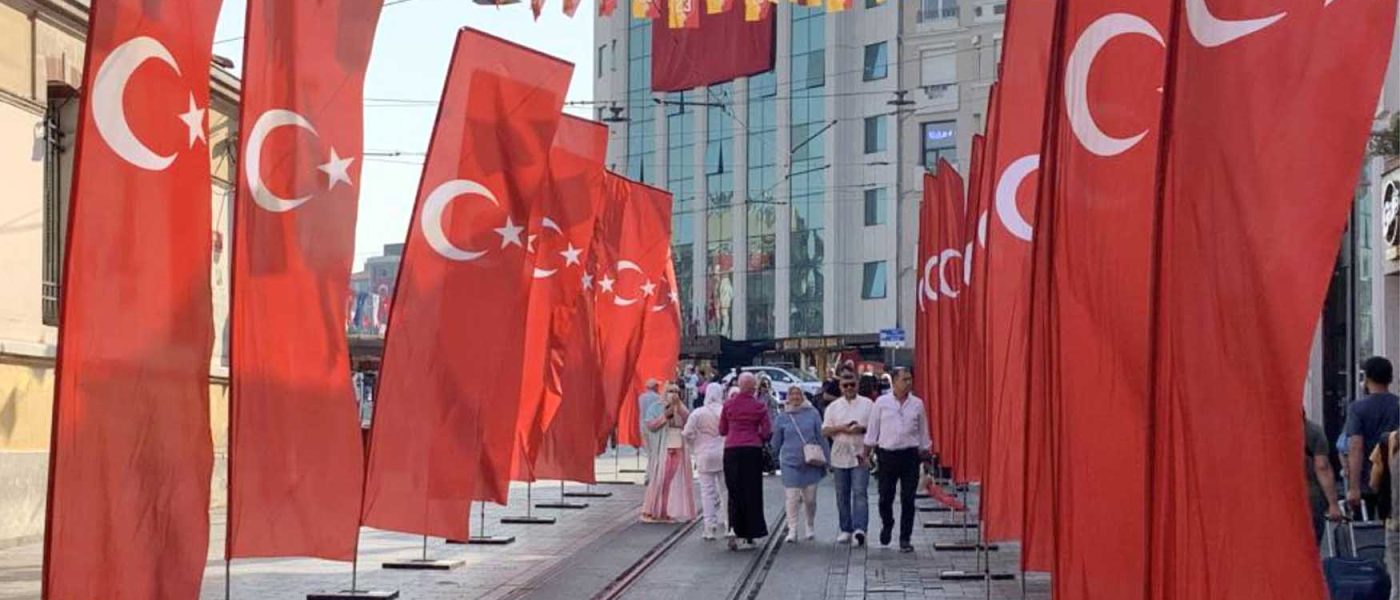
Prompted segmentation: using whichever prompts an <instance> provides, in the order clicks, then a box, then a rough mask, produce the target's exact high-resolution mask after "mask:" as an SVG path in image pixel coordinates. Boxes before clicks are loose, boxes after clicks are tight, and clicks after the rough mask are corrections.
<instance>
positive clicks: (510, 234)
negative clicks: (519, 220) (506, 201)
mask: <svg viewBox="0 0 1400 600" xmlns="http://www.w3.org/2000/svg"><path fill="white" fill-rule="evenodd" d="M493 231H495V232H496V233H498V234H500V236H501V247H502V248H506V247H508V246H510V245H511V244H514V245H516V246H520V247H521V248H524V247H525V244H524V243H522V242H521V241H520V234H521V233H523V232H524V231H525V228H524V227H520V226H517V225H516V224H515V221H512V220H511V218H510V215H506V224H505V225H504V226H502V227H498V228H496V229H494V230H493Z"/></svg>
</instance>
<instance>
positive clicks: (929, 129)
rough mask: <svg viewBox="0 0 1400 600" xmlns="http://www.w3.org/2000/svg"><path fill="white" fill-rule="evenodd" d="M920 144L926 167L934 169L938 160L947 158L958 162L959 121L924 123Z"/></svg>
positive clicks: (949, 160) (921, 126)
mask: <svg viewBox="0 0 1400 600" xmlns="http://www.w3.org/2000/svg"><path fill="white" fill-rule="evenodd" d="M919 129H920V135H919V140H920V144H921V145H922V146H923V163H922V164H923V165H924V168H925V169H932V168H934V167H935V166H937V165H938V160H939V159H943V160H947V161H948V162H950V163H954V164H956V163H957V161H958V123H957V121H934V122H931V123H924V124H922V125H920V126H919Z"/></svg>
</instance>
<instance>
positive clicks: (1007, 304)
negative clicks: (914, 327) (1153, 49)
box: [982, 1, 1055, 570]
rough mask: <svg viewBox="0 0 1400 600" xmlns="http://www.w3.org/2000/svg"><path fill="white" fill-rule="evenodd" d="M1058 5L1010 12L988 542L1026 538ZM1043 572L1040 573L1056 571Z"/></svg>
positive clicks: (992, 325) (1000, 154) (996, 236)
mask: <svg viewBox="0 0 1400 600" xmlns="http://www.w3.org/2000/svg"><path fill="white" fill-rule="evenodd" d="M1054 10H1055V7H1054V3H1053V2H1049V1H1039V2H1017V3H1013V4H1011V5H1008V8H1007V11H1008V12H1007V15H1006V46H1005V50H1004V52H1003V59H1002V67H1001V79H1000V81H999V86H1000V90H1001V92H1000V98H1001V102H1000V104H999V112H998V120H997V122H998V125H997V131H996V134H995V135H994V136H993V141H994V143H993V145H994V147H995V148H996V152H995V153H994V155H993V156H994V160H993V164H994V166H993V168H992V169H991V173H992V175H993V176H994V177H995V185H994V186H993V188H992V190H991V193H992V198H991V200H992V205H991V206H989V207H988V208H989V209H990V210H991V214H992V215H993V217H994V218H992V219H991V225H990V227H989V228H988V245H989V246H990V247H992V248H994V249H995V250H994V251H992V252H991V253H990V254H989V256H988V257H987V260H988V264H987V268H988V275H989V276H988V278H987V299H988V308H987V310H988V314H987V323H988V332H987V335H988V340H987V342H988V347H987V350H988V371H989V373H988V376H989V385H990V389H989V390H988V402H989V405H988V419H989V423H988V434H987V440H988V441H989V442H990V444H991V446H990V448H989V452H988V462H987V476H986V478H985V480H984V481H983V487H982V515H983V517H982V518H983V520H984V521H985V522H986V528H987V531H986V533H987V537H988V539H991V540H993V541H1007V540H1014V539H1019V538H1020V537H1021V531H1022V527H1021V521H1022V518H1023V516H1022V513H1023V506H1024V505H1023V503H1022V502H1021V498H1022V494H1023V493H1024V489H1025V487H1024V478H1025V463H1024V457H1023V456H1022V455H1023V453H1024V452H1025V401H1026V393H1025V389H1026V383H1025V381H1026V379H1025V376H1026V314H1027V302H1028V300H1029V294H1030V269H1029V264H1030V240H1031V227H1030V220H1031V219H1033V218H1034V214H1035V213H1034V207H1035V197H1036V193H1037V185H1036V178H1035V177H1034V176H1033V174H1034V173H1035V172H1036V171H1037V170H1038V169H1039V168H1040V146H1041V142H1042V141H1043V135H1042V133H1043V129H1044V121H1045V93H1046V81H1047V79H1046V75H1047V74H1046V71H1047V69H1049V53H1050V43H1051V32H1052V31H1053V29H1054V17H1055V15H1054ZM1048 568H1049V565H1048V564H1044V565H1037V566H1036V569H1037V570H1039V569H1048Z"/></svg>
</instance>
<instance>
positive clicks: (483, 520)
mask: <svg viewBox="0 0 1400 600" xmlns="http://www.w3.org/2000/svg"><path fill="white" fill-rule="evenodd" d="M477 504H480V505H481V524H480V525H477V526H476V528H477V529H478V530H480V531H481V537H486V501H485V500H482V501H481V502H478V503H477Z"/></svg>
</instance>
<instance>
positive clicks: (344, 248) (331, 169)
mask: <svg viewBox="0 0 1400 600" xmlns="http://www.w3.org/2000/svg"><path fill="white" fill-rule="evenodd" d="M382 5H383V0H371V1H369V2H361V1H358V0H332V1H325V2H315V3H308V4H292V3H288V2H281V1H278V0H251V1H250V2H249V3H248V32H247V41H246V45H245V47H244V51H245V55H244V60H243V64H244V65H245V66H244V83H243V106H242V111H241V113H240V122H239V128H238V129H239V131H243V132H246V133H245V134H244V135H242V136H240V137H241V141H242V143H243V147H242V158H241V159H240V160H239V161H238V163H237V166H238V176H239V185H238V196H237V202H236V204H235V205H234V227H233V234H234V238H233V255H234V257H233V285H232V286H231V287H232V289H233V294H232V302H231V309H230V318H229V323H230V343H229V348H230V353H231V356H232V358H231V367H230V370H231V374H232V376H231V378H230V379H231V380H232V393H231V394H230V396H231V399H230V410H229V461H228V462H229V483H228V487H229V513H228V539H227V546H226V556H227V557H229V558H247V557H258V556H314V557H320V558H328V559H333V560H352V559H353V558H354V557H355V542H356V537H357V534H358V532H359V519H360V500H359V496H360V492H361V489H362V487H363V477H364V447H363V440H362V433H361V430H360V415H359V409H358V407H357V405H356V401H355V394H354V391H353V390H352V389H351V388H350V351H349V348H348V344H347V341H346V337H345V320H346V316H345V304H344V303H343V302H341V301H340V299H341V297H342V294H344V292H345V290H346V289H349V286H350V270H351V268H352V267H353V263H354V257H355V209H356V202H357V201H358V198H359V191H360V190H359V185H358V183H359V181H360V162H361V161H359V160H357V159H358V158H359V155H360V152H361V149H362V147H363V143H364V133H363V124H362V121H361V119H362V115H363V113H364V106H363V104H364V102H363V96H364V91H363V90H364V79H365V69H366V67H367V66H368V65H369V56H370V48H371V47H372V45H373V43H374V31H375V26H376V24H377V23H378V21H379V10H380V8H381V7H382ZM293 48H295V52H293V51H292V50H293Z"/></svg>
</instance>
